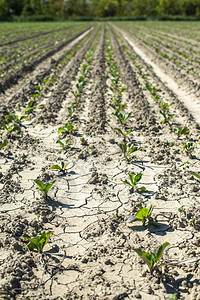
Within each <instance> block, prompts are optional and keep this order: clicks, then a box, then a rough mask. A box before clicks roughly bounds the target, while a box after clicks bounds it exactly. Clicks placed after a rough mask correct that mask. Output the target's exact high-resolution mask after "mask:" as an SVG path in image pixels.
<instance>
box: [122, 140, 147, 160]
mask: <svg viewBox="0 0 200 300" xmlns="http://www.w3.org/2000/svg"><path fill="white" fill-rule="evenodd" d="M116 144H117V145H118V146H119V148H120V149H121V151H122V153H123V155H124V158H126V159H127V160H130V159H132V156H131V154H133V153H134V152H136V151H138V150H140V151H145V150H144V149H143V148H141V147H138V146H135V145H131V146H130V147H129V146H128V145H127V143H116Z"/></svg>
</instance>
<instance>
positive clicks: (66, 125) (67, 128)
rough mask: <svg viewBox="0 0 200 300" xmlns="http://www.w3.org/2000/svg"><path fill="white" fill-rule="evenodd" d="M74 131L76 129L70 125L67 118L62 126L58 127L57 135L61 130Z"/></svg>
mask: <svg viewBox="0 0 200 300" xmlns="http://www.w3.org/2000/svg"><path fill="white" fill-rule="evenodd" d="M75 131H76V127H75V126H74V125H72V124H71V123H70V121H69V120H67V121H66V123H65V126H64V127H59V128H58V135H59V134H60V133H62V132H64V133H75Z"/></svg>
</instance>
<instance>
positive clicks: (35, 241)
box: [23, 230, 53, 252]
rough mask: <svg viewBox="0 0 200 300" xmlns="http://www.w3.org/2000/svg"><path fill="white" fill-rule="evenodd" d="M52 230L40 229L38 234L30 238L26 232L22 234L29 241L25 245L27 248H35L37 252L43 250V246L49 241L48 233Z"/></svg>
mask: <svg viewBox="0 0 200 300" xmlns="http://www.w3.org/2000/svg"><path fill="white" fill-rule="evenodd" d="M52 233H53V231H48V232H45V231H44V230H42V231H41V234H40V235H37V236H36V237H35V238H31V237H30V236H29V235H28V234H24V235H23V237H24V238H25V239H27V240H28V241H29V243H28V244H27V247H28V248H29V250H31V251H33V250H37V251H38V252H43V249H44V246H45V245H46V244H47V242H48V241H49V238H50V235H51V234H52Z"/></svg>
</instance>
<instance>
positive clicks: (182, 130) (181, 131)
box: [172, 126, 190, 138]
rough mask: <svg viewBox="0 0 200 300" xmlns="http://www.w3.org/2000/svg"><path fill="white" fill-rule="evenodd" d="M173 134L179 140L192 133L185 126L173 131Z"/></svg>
mask: <svg viewBox="0 0 200 300" xmlns="http://www.w3.org/2000/svg"><path fill="white" fill-rule="evenodd" d="M172 132H174V133H175V134H176V135H177V136H178V138H179V137H180V136H181V135H186V136H187V135H188V134H189V133H190V131H189V129H188V128H187V127H186V126H184V127H179V128H178V129H172Z"/></svg>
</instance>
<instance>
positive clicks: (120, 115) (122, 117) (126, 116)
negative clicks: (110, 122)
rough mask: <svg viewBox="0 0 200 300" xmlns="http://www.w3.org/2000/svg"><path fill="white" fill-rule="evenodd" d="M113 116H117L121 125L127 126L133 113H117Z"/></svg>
mask: <svg viewBox="0 0 200 300" xmlns="http://www.w3.org/2000/svg"><path fill="white" fill-rule="evenodd" d="M113 115H114V116H116V117H117V118H118V119H119V121H120V123H121V124H122V125H123V124H125V122H126V120H128V119H129V118H130V116H131V115H132V112H129V113H128V112H126V113H124V114H123V113H121V112H118V111H115V112H114V113H113Z"/></svg>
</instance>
